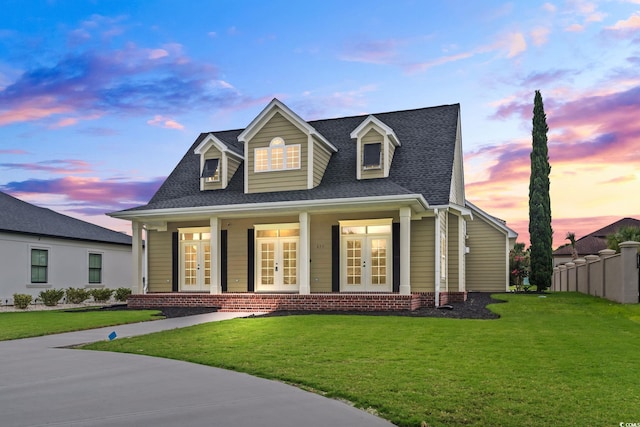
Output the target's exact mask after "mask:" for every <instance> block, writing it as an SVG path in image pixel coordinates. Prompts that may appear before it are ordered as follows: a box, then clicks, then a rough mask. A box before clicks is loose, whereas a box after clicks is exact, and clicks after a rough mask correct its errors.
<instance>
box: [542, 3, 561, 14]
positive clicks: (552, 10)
mask: <svg viewBox="0 0 640 427" xmlns="http://www.w3.org/2000/svg"><path fill="white" fill-rule="evenodd" d="M542 9H543V10H545V11H547V12H550V13H555V11H556V10H558V8H557V7H556V5H554V4H553V3H545V4H543V5H542Z"/></svg>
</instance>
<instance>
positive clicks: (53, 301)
mask: <svg viewBox="0 0 640 427" xmlns="http://www.w3.org/2000/svg"><path fill="white" fill-rule="evenodd" d="M63 296H64V290H63V289H47V290H46V291H41V292H40V299H41V300H42V302H43V303H44V305H46V306H47V307H54V306H56V305H58V301H60V300H61V299H62V297H63Z"/></svg>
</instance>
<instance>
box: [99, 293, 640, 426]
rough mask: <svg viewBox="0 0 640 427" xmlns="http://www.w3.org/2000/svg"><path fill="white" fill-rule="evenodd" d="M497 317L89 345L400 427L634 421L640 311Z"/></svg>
mask: <svg viewBox="0 0 640 427" xmlns="http://www.w3.org/2000/svg"><path fill="white" fill-rule="evenodd" d="M500 298H504V299H506V300H507V301H508V303H506V304H495V305H492V306H490V307H491V309H492V310H494V311H495V312H497V313H499V314H500V315H501V316H502V318H501V319H498V320H456V319H435V318H410V317H391V316H390V317H380V316H346V315H345V316H343V315H335V316H334V315H306V316H288V317H271V318H249V319H236V320H231V321H225V322H216V323H210V324H204V325H199V326H195V327H190V328H186V329H180V330H173V331H166V332H161V333H157V334H152V335H147V336H142V337H136V338H130V339H121V340H116V341H113V342H101V343H95V344H91V345H89V346H88V347H87V348H90V349H97V350H112V351H122V352H130V353H137V354H147V355H154V356H161V357H167V358H174V359H180V360H187V361H191V362H196V363H201V364H204V365H210V366H217V367H221V368H227V369H233V370H237V371H242V372H247V373H249V374H252V375H257V376H260V377H264V378H271V379H277V380H281V381H285V382H290V383H293V384H296V385H298V386H300V387H302V388H305V389H309V390H313V391H315V392H317V393H322V394H324V395H326V396H328V397H336V398H342V399H347V400H349V401H351V402H354V403H355V404H356V405H357V406H358V407H361V408H365V409H366V408H372V409H374V410H375V411H377V412H378V414H379V415H380V416H382V417H384V418H386V419H388V420H390V421H391V422H393V423H395V424H397V425H400V426H420V425H421V423H422V422H425V423H426V425H428V426H449V425H469V426H516V425H517V426H587V425H588V426H595V425H598V426H607V425H611V426H613V425H616V426H617V425H619V423H620V422H640V405H638V402H640V306H638V305H633V306H631V305H626V306H622V305H618V304H614V303H611V302H609V301H606V300H602V299H597V298H593V297H590V296H586V295H581V294H576V293H556V294H550V295H548V296H547V297H544V298H541V297H539V295H535V294H524V295H523V294H518V295H500Z"/></svg>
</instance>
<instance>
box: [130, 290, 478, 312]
mask: <svg viewBox="0 0 640 427" xmlns="http://www.w3.org/2000/svg"><path fill="white" fill-rule="evenodd" d="M466 299H467V294H466V292H455V293H454V292H449V293H446V292H441V293H440V304H447V303H451V302H459V301H465V300H466ZM127 304H128V306H129V307H131V308H158V307H218V309H219V310H220V311H266V312H271V311H278V310H292V311H294V310H295V311H404V310H411V311H413V310H417V309H419V308H423V307H433V306H435V293H434V292H421V293H414V294H411V295H400V294H391V293H389V294H379V293H376V294H370V293H326V294H310V295H300V294H254V293H224V294H215V295H214V294H201V293H152V294H145V295H140V294H135V295H131V296H130V297H129V299H128V300H127Z"/></svg>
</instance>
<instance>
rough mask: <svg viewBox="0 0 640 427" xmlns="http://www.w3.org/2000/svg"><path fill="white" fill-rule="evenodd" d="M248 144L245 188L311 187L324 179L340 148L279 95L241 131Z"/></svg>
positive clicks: (254, 190) (261, 190)
mask: <svg viewBox="0 0 640 427" xmlns="http://www.w3.org/2000/svg"><path fill="white" fill-rule="evenodd" d="M238 141H240V142H242V143H243V144H244V158H245V167H244V192H245V193H266V192H273V191H291V190H308V189H311V188H314V187H317V186H318V185H319V184H320V181H321V180H322V176H323V175H324V171H325V169H326V167H327V165H328V163H329V159H330V158H331V154H332V153H335V152H336V151H338V150H337V148H336V147H335V146H334V145H333V144H331V143H330V142H329V141H328V140H327V139H326V138H325V137H324V136H323V135H322V134H320V132H318V131H317V130H316V129H315V128H314V127H313V126H311V125H310V124H309V123H307V122H305V121H304V120H302V119H301V118H300V116H298V115H297V114H296V113H294V112H293V111H291V110H290V109H289V107H287V106H286V105H284V104H283V103H282V102H280V101H279V100H277V99H273V100H272V101H271V102H270V103H269V105H267V106H266V107H265V109H264V110H262V112H261V113H260V114H259V115H258V116H257V117H256V118H255V119H253V121H252V122H251V123H250V124H249V125H248V126H247V128H246V129H245V130H244V131H242V133H241V134H240V135H238Z"/></svg>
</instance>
